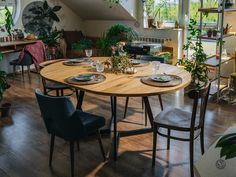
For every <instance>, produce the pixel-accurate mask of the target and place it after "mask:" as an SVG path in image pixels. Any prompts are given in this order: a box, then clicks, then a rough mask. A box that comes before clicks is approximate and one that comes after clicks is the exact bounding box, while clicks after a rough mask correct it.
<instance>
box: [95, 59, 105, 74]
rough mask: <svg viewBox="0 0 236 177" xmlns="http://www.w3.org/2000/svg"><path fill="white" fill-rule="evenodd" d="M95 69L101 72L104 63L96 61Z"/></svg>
mask: <svg viewBox="0 0 236 177" xmlns="http://www.w3.org/2000/svg"><path fill="white" fill-rule="evenodd" d="M96 70H97V72H99V73H102V72H103V71H104V63H102V62H97V63H96Z"/></svg>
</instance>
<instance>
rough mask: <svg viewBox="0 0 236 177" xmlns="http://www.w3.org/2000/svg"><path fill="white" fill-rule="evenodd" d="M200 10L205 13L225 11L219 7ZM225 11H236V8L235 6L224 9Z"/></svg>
mask: <svg viewBox="0 0 236 177" xmlns="http://www.w3.org/2000/svg"><path fill="white" fill-rule="evenodd" d="M198 11H199V12H204V13H223V11H222V10H219V9H218V8H199V9H198ZM224 12H236V9H235V8H229V9H224Z"/></svg>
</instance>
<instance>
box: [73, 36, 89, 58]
mask: <svg viewBox="0 0 236 177" xmlns="http://www.w3.org/2000/svg"><path fill="white" fill-rule="evenodd" d="M92 43H93V42H92V40H90V39H87V38H82V39H81V40H79V41H78V42H75V43H73V44H72V45H71V48H72V52H73V55H75V56H78V57H84V56H85V54H84V51H85V49H92Z"/></svg>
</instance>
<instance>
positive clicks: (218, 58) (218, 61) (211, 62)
mask: <svg viewBox="0 0 236 177" xmlns="http://www.w3.org/2000/svg"><path fill="white" fill-rule="evenodd" d="M226 1H227V0H219V6H218V8H205V7H203V2H204V0H201V7H200V8H199V9H198V11H199V12H200V13H201V14H200V31H201V33H202V31H203V30H202V29H203V16H204V14H207V13H217V14H218V23H217V28H218V31H219V32H218V33H217V35H216V36H214V37H213V36H212V37H208V36H207V35H206V34H201V35H200V36H199V38H200V40H202V39H206V40H214V41H216V42H217V45H218V49H219V50H218V51H219V53H218V54H216V55H214V56H211V57H209V58H208V59H207V60H206V62H205V63H206V65H207V66H208V67H209V68H215V69H216V71H217V73H216V76H215V77H213V78H211V82H215V85H216V87H215V89H211V94H216V95H217V100H219V98H220V93H221V90H222V89H223V88H225V87H227V85H228V79H227V78H223V77H222V75H221V68H222V65H223V64H224V63H226V62H228V61H230V60H233V59H234V58H235V57H234V56H223V55H222V54H223V43H224V39H225V38H227V37H230V36H233V34H230V33H225V31H226V30H224V15H225V13H227V12H236V9H235V8H225V3H226ZM212 85H214V84H212Z"/></svg>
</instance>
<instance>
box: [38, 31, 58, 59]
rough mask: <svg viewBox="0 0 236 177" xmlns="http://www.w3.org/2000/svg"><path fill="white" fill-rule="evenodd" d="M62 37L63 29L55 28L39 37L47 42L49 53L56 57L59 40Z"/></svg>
mask: <svg viewBox="0 0 236 177" xmlns="http://www.w3.org/2000/svg"><path fill="white" fill-rule="evenodd" d="M61 37H62V31H57V30H53V31H51V32H49V33H48V34H44V35H41V36H39V39H40V40H42V41H43V42H44V44H46V46H47V47H46V48H47V49H48V52H49V55H50V56H51V57H53V58H56V53H57V52H58V50H59V49H58V46H59V40H60V39H61Z"/></svg>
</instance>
